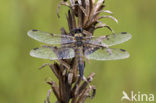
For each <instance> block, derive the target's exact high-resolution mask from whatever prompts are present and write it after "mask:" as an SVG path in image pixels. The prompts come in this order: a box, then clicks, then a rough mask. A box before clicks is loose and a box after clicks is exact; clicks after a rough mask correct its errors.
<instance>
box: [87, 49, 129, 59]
mask: <svg viewBox="0 0 156 103" xmlns="http://www.w3.org/2000/svg"><path fill="white" fill-rule="evenodd" d="M85 57H86V58H88V59H94V60H117V59H125V58H128V57H129V53H128V52H127V51H125V50H123V49H117V48H114V49H105V48H104V49H102V48H98V47H95V48H90V49H87V50H85Z"/></svg>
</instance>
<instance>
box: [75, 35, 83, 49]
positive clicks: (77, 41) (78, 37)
mask: <svg viewBox="0 0 156 103" xmlns="http://www.w3.org/2000/svg"><path fill="white" fill-rule="evenodd" d="M75 40H76V42H75V43H76V46H77V47H80V46H83V42H82V40H83V37H82V34H80V33H78V34H75Z"/></svg>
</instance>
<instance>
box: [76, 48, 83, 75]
mask: <svg viewBox="0 0 156 103" xmlns="http://www.w3.org/2000/svg"><path fill="white" fill-rule="evenodd" d="M76 59H77V62H78V69H79V74H80V77H83V73H84V60H83V48H82V47H79V48H77V49H76Z"/></svg>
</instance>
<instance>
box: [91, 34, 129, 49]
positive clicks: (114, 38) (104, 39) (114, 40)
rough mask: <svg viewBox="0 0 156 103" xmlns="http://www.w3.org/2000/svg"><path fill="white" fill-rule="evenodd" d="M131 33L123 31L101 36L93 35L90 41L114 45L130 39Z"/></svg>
mask: <svg viewBox="0 0 156 103" xmlns="http://www.w3.org/2000/svg"><path fill="white" fill-rule="evenodd" d="M131 37H132V36H131V34H129V33H126V32H121V33H118V34H110V35H106V36H101V37H92V38H91V40H90V41H89V43H91V44H94V45H102V46H113V45H117V44H120V43H123V42H126V41H128V40H129V39H130V38H131Z"/></svg>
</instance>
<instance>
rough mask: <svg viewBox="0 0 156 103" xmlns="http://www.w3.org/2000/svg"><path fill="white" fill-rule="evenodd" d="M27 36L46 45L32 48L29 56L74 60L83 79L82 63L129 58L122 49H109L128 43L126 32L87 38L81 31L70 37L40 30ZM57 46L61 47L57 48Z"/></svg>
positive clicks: (128, 35)
mask: <svg viewBox="0 0 156 103" xmlns="http://www.w3.org/2000/svg"><path fill="white" fill-rule="evenodd" d="M28 36H30V37H31V38H33V39H35V40H37V41H39V42H42V43H45V44H47V45H45V46H42V47H39V48H34V49H32V50H31V51H30V55H31V56H33V57H36V58H43V59H49V60H60V59H71V58H76V60H77V61H76V62H77V66H78V70H79V75H80V77H83V74H84V61H85V59H87V60H103V61H104V60H118V59H125V58H128V57H129V53H128V52H127V51H126V50H124V49H118V48H110V47H111V46H113V45H117V44H120V43H123V42H126V41H128V40H129V39H130V38H131V34H130V33H127V32H121V33H112V34H109V35H105V36H99V37H96V36H87V35H85V34H84V33H83V29H80V28H76V29H74V30H73V32H72V33H70V35H65V34H62V35H61V34H52V33H48V32H43V31H40V30H30V31H28ZM57 45H61V46H60V47H57Z"/></svg>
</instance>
